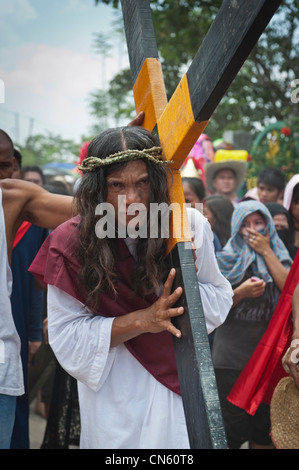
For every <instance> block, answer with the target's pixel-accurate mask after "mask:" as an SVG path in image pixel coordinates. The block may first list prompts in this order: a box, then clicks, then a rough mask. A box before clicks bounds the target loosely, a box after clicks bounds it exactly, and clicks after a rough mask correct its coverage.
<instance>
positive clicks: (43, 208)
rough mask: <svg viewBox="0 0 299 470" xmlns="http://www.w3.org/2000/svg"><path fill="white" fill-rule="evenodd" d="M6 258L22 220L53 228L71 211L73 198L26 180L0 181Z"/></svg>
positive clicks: (67, 216) (69, 216) (68, 215)
mask: <svg viewBox="0 0 299 470" xmlns="http://www.w3.org/2000/svg"><path fill="white" fill-rule="evenodd" d="M0 188H1V189H2V195H3V199H2V201H3V202H2V204H3V210H4V217H5V225H6V239H7V249H8V256H9V258H10V254H11V250H12V245H13V241H14V237H15V235H16V232H17V230H18V228H19V226H20V225H21V223H22V222H23V221H24V220H27V221H28V222H31V223H33V224H35V225H38V226H40V227H44V228H49V229H54V228H55V227H57V226H58V225H60V224H61V223H63V222H65V221H66V220H68V219H70V218H71V217H72V216H73V215H74V210H73V198H72V197H71V196H61V195H58V194H52V193H49V192H48V191H46V190H45V189H43V188H41V187H40V186H38V185H36V184H33V183H29V182H28V181H23V180H17V179H15V180H14V179H6V180H1V181H0Z"/></svg>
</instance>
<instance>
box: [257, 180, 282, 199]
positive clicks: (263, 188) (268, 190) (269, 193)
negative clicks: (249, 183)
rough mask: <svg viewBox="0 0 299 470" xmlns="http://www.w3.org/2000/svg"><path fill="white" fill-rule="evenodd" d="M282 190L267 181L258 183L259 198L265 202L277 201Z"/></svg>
mask: <svg viewBox="0 0 299 470" xmlns="http://www.w3.org/2000/svg"><path fill="white" fill-rule="evenodd" d="M280 193H281V191H280V190H279V189H278V188H276V187H275V186H271V185H269V184H265V183H258V185H257V194H258V198H259V200H260V201H261V202H262V203H263V204H265V203H266V202H277V200H278V198H279V196H280Z"/></svg>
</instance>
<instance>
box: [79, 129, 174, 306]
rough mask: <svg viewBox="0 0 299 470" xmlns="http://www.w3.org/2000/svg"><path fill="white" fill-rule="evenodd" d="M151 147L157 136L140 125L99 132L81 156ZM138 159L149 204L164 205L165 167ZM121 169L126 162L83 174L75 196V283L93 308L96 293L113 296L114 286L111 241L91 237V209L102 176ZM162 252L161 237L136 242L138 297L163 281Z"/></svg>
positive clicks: (102, 190)
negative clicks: (147, 187) (77, 265)
mask: <svg viewBox="0 0 299 470" xmlns="http://www.w3.org/2000/svg"><path fill="white" fill-rule="evenodd" d="M155 146H159V142H158V140H157V138H156V137H155V136H154V134H152V133H151V132H149V131H147V130H145V129H142V128H140V127H124V128H114V129H109V130H107V131H104V132H102V133H101V134H99V135H97V136H96V137H95V138H94V139H93V140H92V141H91V143H90V144H89V147H88V150H87V157H91V156H93V157H98V158H101V159H105V158H107V157H108V156H109V155H112V154H114V153H118V152H121V151H123V150H135V149H136V150H143V149H148V148H152V147H155ZM143 161H144V162H145V164H146V165H147V170H148V173H149V178H150V203H151V202H155V203H164V202H166V203H167V204H169V198H168V185H167V171H166V168H165V167H164V166H163V165H157V164H156V163H152V162H150V161H148V160H146V159H144V160H143ZM125 165H127V163H126V162H123V163H115V164H111V165H107V166H103V167H101V168H97V169H95V170H93V171H92V172H89V173H86V174H85V175H84V176H83V177H82V181H81V183H80V185H79V188H78V190H77V192H76V194H75V200H76V205H77V211H78V213H79V214H80V216H81V220H80V224H79V227H78V229H79V239H80V249H79V254H78V255H79V260H80V263H81V267H82V268H81V279H82V281H83V285H84V287H85V289H86V291H87V293H88V299H87V304H88V305H89V306H91V307H93V308H94V307H95V306H96V301H97V298H98V293H100V292H112V293H114V294H117V292H116V287H115V286H116V281H117V274H116V273H115V262H116V257H117V239H116V238H108V237H106V238H98V237H97V235H96V233H95V225H96V222H97V221H98V220H99V218H100V217H101V216H97V215H95V209H96V206H97V205H98V204H99V203H101V202H105V201H106V197H107V185H106V177H107V175H108V174H110V173H112V172H113V171H115V170H118V169H119V168H121V167H122V166H125ZM148 229H149V217H148ZM148 233H149V232H148ZM165 252H166V239H163V238H160V237H158V238H150V237H147V238H142V237H140V238H138V241H137V245H136V258H137V259H136V263H135V268H134V270H133V272H132V276H131V278H132V285H133V286H134V288H135V292H136V293H138V294H143V293H146V292H149V291H152V290H153V289H156V288H157V287H158V286H159V285H160V283H161V282H163V280H164V277H165V274H166V263H165V259H164V258H165Z"/></svg>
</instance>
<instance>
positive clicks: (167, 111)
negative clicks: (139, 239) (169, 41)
mask: <svg viewBox="0 0 299 470" xmlns="http://www.w3.org/2000/svg"><path fill="white" fill-rule="evenodd" d="M121 1H122V10H123V18H124V24H125V32H126V39H127V46H128V52H129V60H130V68H131V74H132V82H133V92H134V99H135V107H136V111H137V112H139V111H144V112H145V120H144V124H143V125H144V127H145V128H147V129H148V130H151V131H154V132H156V133H157V134H158V136H159V139H160V144H161V146H162V148H163V155H164V158H165V159H166V160H173V161H174V164H173V165H172V169H173V175H174V180H173V181H174V183H172V182H169V194H170V201H171V203H173V202H178V203H179V208H180V210H178V211H177V212H175V213H174V214H173V220H172V224H173V229H174V233H175V234H174V235H173V236H172V237H171V238H170V239H169V244H168V259H169V263H170V265H171V266H174V267H175V268H176V270H177V285H182V286H183V289H184V295H183V298H182V300H181V304H182V305H183V306H184V307H185V313H184V314H183V315H182V316H181V317H180V318H178V319H176V325H177V327H178V328H180V329H181V331H182V338H181V339H179V340H178V339H176V338H174V349H175V356H176V362H177V368H178V375H179V381H180V387H181V392H182V399H183V405H184V412H185V417H186V423H187V429H188V436H189V442H190V447H191V449H223V448H227V444H226V436H225V431H224V426H223V421H222V414H221V409H220V404H219V398H218V392H217V386H216V381H215V375H214V368H213V363H212V359H211V353H210V347H209V341H208V335H207V331H206V326H205V319H204V312H203V308H202V302H201V298H200V293H199V289H198V284H197V277H196V270H195V266H194V259H193V254H192V250H191V249H190V246H191V245H190V241H191V238H190V233H185V232H184V231H183V227H185V224H184V222H185V221H186V213H185V212H184V209H183V203H184V193H183V188H182V182H181V177H180V167H181V165H182V163H183V162H184V160H185V158H186V156H187V155H188V153H189V152H190V150H191V149H192V147H193V145H194V144H195V142H196V140H197V139H198V137H199V136H200V134H201V133H202V132H203V130H204V129H205V127H206V125H207V123H208V122H209V120H210V118H211V116H212V114H213V112H214V111H215V109H216V107H217V105H218V104H219V103H220V101H221V99H222V98H223V96H224V95H225V93H226V91H227V89H228V88H229V86H230V84H231V83H232V81H233V80H234V78H235V77H236V75H237V74H238V72H239V70H240V68H241V67H242V65H243V63H244V61H245V60H246V58H247V57H248V55H249V53H250V52H251V50H252V48H253V47H254V45H255V44H256V42H257V41H258V39H259V37H260V36H261V34H262V33H263V31H264V30H265V28H266V26H267V24H268V23H269V21H270V19H271V18H272V16H273V15H274V13H275V12H276V10H277V8H278V7H279V5H280V4H281V3H282V0H250V1H248V0H224V1H223V3H222V6H221V8H220V9H219V12H218V14H217V16H216V18H215V20H214V22H213V24H212V25H211V27H210V29H209V31H208V33H207V35H206V37H205V38H204V40H203V42H202V45H201V46H200V48H199V50H198V52H197V54H196V56H195V57H194V60H193V62H192V64H191V66H190V68H189V69H188V71H187V73H186V74H185V75H184V76H183V78H182V80H181V81H180V83H179V84H178V86H177V88H176V90H175V92H174V94H173V96H172V97H171V99H170V101H169V102H167V98H166V92H165V84H164V80H163V74H162V67H161V63H160V60H159V54H158V49H157V45H156V39H155V32H154V27H153V22H152V16H151V9H150V2H149V0H121ZM174 8H175V7H174ZM186 244H188V248H189V249H185V248H186Z"/></svg>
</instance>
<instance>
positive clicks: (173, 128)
mask: <svg viewBox="0 0 299 470" xmlns="http://www.w3.org/2000/svg"><path fill="white" fill-rule="evenodd" d="M208 122H209V121H204V122H200V123H199V122H196V121H195V120H194V115H193V111H192V104H191V98H190V94H189V87H188V80H187V76H186V75H184V76H183V78H182V80H181V81H180V83H179V85H178V86H177V88H176V90H175V92H174V94H173V96H172V98H171V100H170V101H169V103H168V105H167V106H166V107H165V109H164V112H163V114H162V116H161V117H160V119H159V120H158V123H157V124H158V132H159V137H160V143H161V147H162V148H163V153H164V156H165V159H166V160H173V161H174V164H173V168H175V169H179V168H180V167H181V166H182V164H183V163H184V160H185V158H186V157H187V155H188V154H189V152H190V151H191V149H192V147H193V146H194V144H195V142H196V141H197V139H198V137H199V136H200V134H201V133H202V132H203V131H204V129H205V127H206V125H207V124H208Z"/></svg>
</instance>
